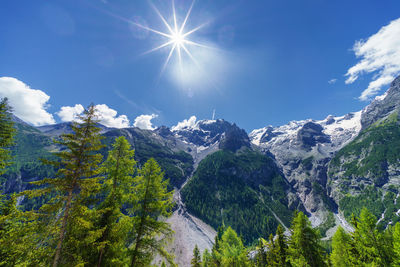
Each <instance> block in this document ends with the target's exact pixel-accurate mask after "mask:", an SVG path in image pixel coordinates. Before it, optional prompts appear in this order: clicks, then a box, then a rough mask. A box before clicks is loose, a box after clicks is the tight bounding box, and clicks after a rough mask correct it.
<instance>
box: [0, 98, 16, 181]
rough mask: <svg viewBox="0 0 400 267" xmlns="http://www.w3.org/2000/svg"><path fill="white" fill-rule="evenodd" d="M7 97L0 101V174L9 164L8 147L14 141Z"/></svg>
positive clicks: (13, 130)
mask: <svg viewBox="0 0 400 267" xmlns="http://www.w3.org/2000/svg"><path fill="white" fill-rule="evenodd" d="M11 116H12V115H11V107H10V106H9V105H8V100H7V98H3V99H2V100H1V101H0V175H1V174H3V173H4V171H5V170H4V169H5V167H7V166H8V165H10V159H11V154H10V153H11V152H10V147H11V146H12V145H13V143H14V135H15V128H14V122H13V121H12V117H11Z"/></svg>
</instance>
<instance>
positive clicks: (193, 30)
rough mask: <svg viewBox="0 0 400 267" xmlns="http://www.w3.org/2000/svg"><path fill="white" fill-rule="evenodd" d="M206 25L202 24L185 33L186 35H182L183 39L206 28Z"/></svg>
mask: <svg viewBox="0 0 400 267" xmlns="http://www.w3.org/2000/svg"><path fill="white" fill-rule="evenodd" d="M207 24H208V22H206V23H203V24H201V25H199V26H197V27H196V28H194V29H192V30H190V31H188V32H186V33H184V34H183V37H186V36H189V35H191V34H192V33H194V32H197V31H198V30H200V29H201V28H203V27H204V26H206V25H207Z"/></svg>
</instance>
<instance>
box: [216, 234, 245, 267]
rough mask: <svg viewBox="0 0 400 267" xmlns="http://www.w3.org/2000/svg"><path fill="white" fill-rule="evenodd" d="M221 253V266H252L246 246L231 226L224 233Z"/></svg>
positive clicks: (220, 248)
mask: <svg viewBox="0 0 400 267" xmlns="http://www.w3.org/2000/svg"><path fill="white" fill-rule="evenodd" d="M219 253H220V254H221V266H223V267H245V266H250V261H249V259H248V258H247V252H246V248H245V246H244V245H243V242H242V240H241V239H240V238H239V237H238V235H237V234H236V232H235V231H234V230H233V229H232V228H231V227H228V228H227V229H226V230H225V232H224V234H223V235H222V240H221V242H220V247H219Z"/></svg>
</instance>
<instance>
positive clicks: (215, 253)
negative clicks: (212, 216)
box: [211, 225, 225, 267]
mask: <svg viewBox="0 0 400 267" xmlns="http://www.w3.org/2000/svg"><path fill="white" fill-rule="evenodd" d="M224 232H225V225H221V226H219V227H218V230H217V235H216V236H215V241H214V245H213V247H212V249H211V264H212V266H216V267H219V266H221V255H220V252H219V249H220V243H221V242H222V235H223V234H224Z"/></svg>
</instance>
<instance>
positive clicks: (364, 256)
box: [353, 208, 393, 266]
mask: <svg viewBox="0 0 400 267" xmlns="http://www.w3.org/2000/svg"><path fill="white" fill-rule="evenodd" d="M376 223H377V220H376V218H375V216H374V215H373V214H372V213H371V212H369V211H368V209H366V208H363V209H362V210H361V213H360V217H359V219H358V220H357V222H356V224H355V225H354V226H355V231H354V233H353V240H354V244H355V249H356V253H357V255H356V256H355V257H354V258H356V259H357V260H358V264H368V265H376V266H390V265H391V262H392V259H393V249H392V244H391V240H390V237H389V236H387V235H386V234H385V233H383V232H381V231H379V229H378V228H377V225H376Z"/></svg>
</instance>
